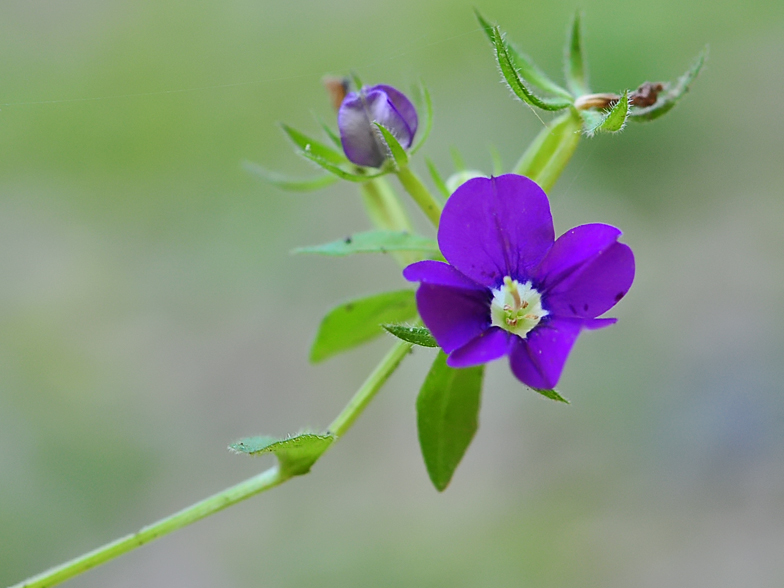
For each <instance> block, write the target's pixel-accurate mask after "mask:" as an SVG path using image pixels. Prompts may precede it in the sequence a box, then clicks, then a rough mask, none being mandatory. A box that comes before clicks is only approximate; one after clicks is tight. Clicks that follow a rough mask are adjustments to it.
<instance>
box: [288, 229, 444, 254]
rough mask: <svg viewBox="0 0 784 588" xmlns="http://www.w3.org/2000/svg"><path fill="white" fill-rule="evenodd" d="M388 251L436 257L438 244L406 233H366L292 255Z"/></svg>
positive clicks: (301, 249) (299, 250)
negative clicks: (419, 252) (417, 252)
mask: <svg viewBox="0 0 784 588" xmlns="http://www.w3.org/2000/svg"><path fill="white" fill-rule="evenodd" d="M388 251H423V252H425V253H427V254H428V255H438V254H439V253H440V250H439V249H438V243H437V242H436V241H435V239H428V238H426V237H420V236H419V235H413V234H411V233H409V232H408V231H367V232H364V233H354V234H353V235H351V236H349V237H346V238H345V239H340V240H339V241H332V242H331V243H325V244H324V245H315V246H313V247H299V248H298V249H295V250H294V251H293V253H317V254H319V255H331V256H335V257H341V256H344V255H351V254H353V253H386V252H388Z"/></svg>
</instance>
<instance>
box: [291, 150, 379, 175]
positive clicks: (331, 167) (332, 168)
mask: <svg viewBox="0 0 784 588" xmlns="http://www.w3.org/2000/svg"><path fill="white" fill-rule="evenodd" d="M299 154H300V155H302V157H304V158H305V159H309V160H310V161H312V162H313V163H315V164H316V165H318V166H319V167H321V168H322V169H325V170H327V171H328V172H329V173H331V174H332V175H334V176H337V177H339V178H340V179H342V180H348V181H349V182H367V181H368V180H372V179H373V178H378V177H381V176H383V175H385V174H386V173H387V171H386V170H382V171H379V172H376V173H372V174H360V173H354V172H350V171H348V170H345V169H343V168H342V167H340V166H338V165H335V164H334V163H330V162H329V161H327V160H326V159H324V158H322V157H319V156H317V155H315V154H313V153H310V152H309V151H300V152H299ZM357 169H364V168H357Z"/></svg>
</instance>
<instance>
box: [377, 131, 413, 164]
mask: <svg viewBox="0 0 784 588" xmlns="http://www.w3.org/2000/svg"><path fill="white" fill-rule="evenodd" d="M373 124H374V125H376V128H378V130H379V131H381V136H382V137H383V138H384V142H385V143H386V144H387V147H388V148H389V153H390V155H392V161H394V162H395V166H396V167H397V168H401V167H405V166H406V165H408V153H406V150H405V149H404V148H403V146H402V145H401V144H400V141H398V140H397V137H395V135H393V134H392V131H390V130H389V129H388V128H386V127H385V126H384V125H382V124H381V123H379V122H375V121H374V122H373Z"/></svg>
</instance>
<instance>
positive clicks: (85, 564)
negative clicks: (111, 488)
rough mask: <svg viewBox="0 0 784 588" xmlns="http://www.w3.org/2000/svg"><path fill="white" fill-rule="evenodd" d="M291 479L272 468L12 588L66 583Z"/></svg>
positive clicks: (30, 587)
mask: <svg viewBox="0 0 784 588" xmlns="http://www.w3.org/2000/svg"><path fill="white" fill-rule="evenodd" d="M287 479H288V478H287V477H285V476H284V475H283V474H281V472H280V470H279V469H278V468H277V466H276V467H273V468H270V469H268V470H266V471H264V472H261V473H260V474H258V475H256V476H254V477H252V478H249V479H248V480H245V481H244V482H240V483H239V484H237V485H236V486H232V487H231V488H226V489H225V490H222V491H221V492H218V493H217V494H213V495H212V496H210V497H209V498H205V499H204V500H202V501H200V502H197V503H196V504H194V505H192V506H189V507H188V508H185V509H183V510H181V511H180V512H178V513H175V514H173V515H171V516H168V517H166V518H165V519H161V520H160V521H158V522H157V523H153V524H151V525H148V526H146V527H144V528H142V529H141V530H140V531H138V532H136V533H132V534H131V535H126V536H125V537H122V538H120V539H117V540H116V541H112V542H111V543H107V544H106V545H104V546H103V547H99V548H98V549H95V550H93V551H90V552H89V553H85V554H84V555H82V556H79V557H77V558H75V559H72V560H71V561H68V562H66V563H64V564H62V565H59V566H57V567H54V568H52V569H50V570H47V571H45V572H43V573H41V574H38V575H37V576H33V577H32V578H29V579H27V580H25V581H24V582H22V583H20V584H15V585H14V586H11V587H10V588H44V587H49V586H54V585H55V584H59V583H60V582H64V581H65V580H68V579H70V578H73V577H74V576H77V575H79V574H81V573H82V572H86V571H87V570H89V569H91V568H94V567H96V566H99V565H101V564H102V563H105V562H107V561H109V560H110V559H114V558H115V557H117V556H119V555H122V554H124V553H127V552H129V551H131V550H133V549H136V548H137V547H141V546H142V545H144V544H145V543H149V542H151V541H153V540H155V539H157V538H158V537H162V536H163V535H166V534H168V533H171V532H172V531H176V530H177V529H180V528H182V527H185V526H186V525H190V524H191V523H195V522H196V521H198V520H201V519H203V518H204V517H207V516H209V515H211V514H214V513H216V512H218V511H220V510H223V509H224V508H227V507H229V506H231V505H233V504H237V503H238V502H240V501H242V500H245V499H246V498H250V497H251V496H253V495H255V494H258V493H260V492H264V491H265V490H269V489H270V488H274V487H275V486H277V485H279V484H282V483H283V482H285V481H286V480H287Z"/></svg>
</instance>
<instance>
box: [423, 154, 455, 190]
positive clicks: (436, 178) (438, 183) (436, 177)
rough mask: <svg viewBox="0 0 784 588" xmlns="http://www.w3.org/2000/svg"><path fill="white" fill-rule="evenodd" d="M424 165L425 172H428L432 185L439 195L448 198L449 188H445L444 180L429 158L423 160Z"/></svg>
mask: <svg viewBox="0 0 784 588" xmlns="http://www.w3.org/2000/svg"><path fill="white" fill-rule="evenodd" d="M425 165H427V171H429V172H430V177H431V178H432V179H433V184H435V187H436V188H437V189H438V191H439V192H441V195H442V196H443V197H444V198H449V195H450V194H449V188H447V187H446V184H445V183H444V179H443V178H442V177H441V174H439V173H438V169H436V166H435V164H434V163H433V162H432V161H431V160H430V158H429V157H426V158H425Z"/></svg>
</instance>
